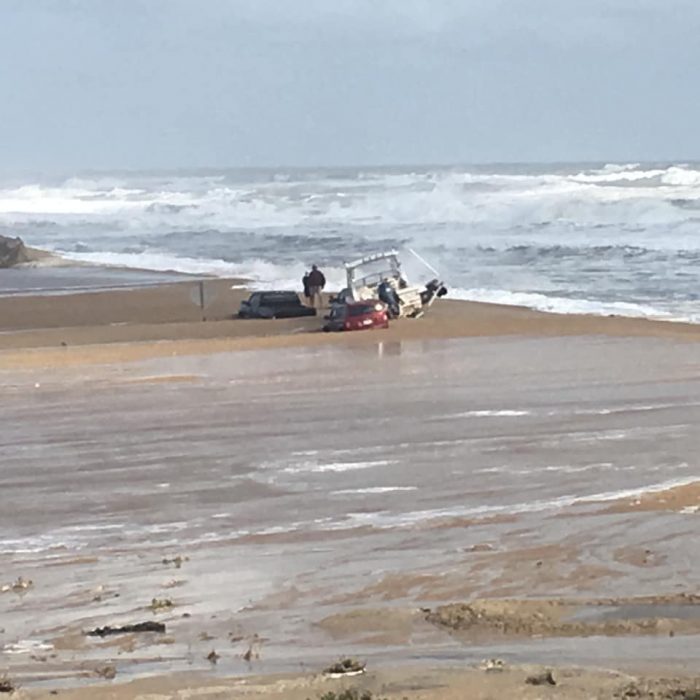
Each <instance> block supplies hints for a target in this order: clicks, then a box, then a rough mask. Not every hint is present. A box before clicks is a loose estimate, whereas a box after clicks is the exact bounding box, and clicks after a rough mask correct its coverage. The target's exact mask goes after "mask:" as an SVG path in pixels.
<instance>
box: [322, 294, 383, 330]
mask: <svg viewBox="0 0 700 700" xmlns="http://www.w3.org/2000/svg"><path fill="white" fill-rule="evenodd" d="M388 327H389V316H388V315H387V311H386V305H385V304H382V302H381V301H378V300H377V299H370V300H368V301H355V302H352V303H349V304H337V305H335V306H333V308H332V309H331V313H330V316H329V317H328V323H326V325H325V326H324V327H323V330H324V331H326V332H327V333H328V332H330V331H367V330H371V329H372V328H388Z"/></svg>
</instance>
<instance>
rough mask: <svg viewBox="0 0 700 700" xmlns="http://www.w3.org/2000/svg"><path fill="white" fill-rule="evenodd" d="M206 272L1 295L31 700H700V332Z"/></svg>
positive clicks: (14, 667)
mask: <svg viewBox="0 0 700 700" xmlns="http://www.w3.org/2000/svg"><path fill="white" fill-rule="evenodd" d="M199 284H200V282H199V280H192V281H189V280H187V281H182V282H174V283H167V284H160V285H157V286H149V287H143V288H138V289H113V288H112V289H109V290H100V291H97V290H96V291H91V292H81V293H73V292H71V291H70V290H65V291H64V293H61V294H51V295H29V296H11V297H10V296H6V297H0V386H1V387H2V396H3V401H2V404H1V405H0V419H1V420H2V425H3V436H2V438H1V439H0V442H1V445H0V450H1V452H2V455H3V457H2V463H1V467H0V485H1V486H2V490H3V495H4V499H3V501H4V507H3V509H2V511H1V512H0V533H2V539H0V590H2V593H0V676H1V675H2V673H3V672H6V673H7V677H8V678H9V679H12V682H13V683H16V684H17V686H18V687H19V690H18V691H17V692H15V694H14V696H16V697H28V698H44V697H46V698H48V697H53V696H54V694H55V693H56V692H57V693H58V696H59V697H65V698H92V697H99V698H115V699H116V698H119V699H120V700H121V699H124V700H126V699H127V698H134V699H135V698H141V699H142V700H146V698H148V699H149V700H155V699H156V698H159V699H163V700H164V699H165V698H194V697H198V698H199V697H203V698H228V697H232V698H233V697H251V698H261V699H263V698H265V699H267V698H269V699H272V698H290V699H292V700H294V699H296V698H299V700H302V699H306V698H309V699H311V700H315V698H318V697H321V696H322V695H323V693H327V692H331V691H332V692H334V693H336V694H338V693H340V692H341V691H342V690H343V689H348V688H355V689H357V690H358V692H359V691H367V692H370V693H371V697H372V698H383V697H386V698H392V699H393V698H403V697H407V698H424V699H426V700H427V699H432V698H447V699H451V698H455V699H456V698H461V697H470V698H471V697H474V698H490V697H522V698H539V697H545V696H547V697H557V698H590V697H593V698H616V697H620V698H623V697H638V698H652V697H653V698H683V697H685V698H691V697H697V692H698V683H699V681H698V679H699V678H700V666H699V665H698V664H699V663H700V662H698V658H699V657H700V599H699V598H698V595H697V594H698V586H699V585H700V567H699V566H698V564H697V556H696V552H697V534H698V531H699V530H698V527H699V525H698V518H700V512H699V509H700V491H699V488H700V472H699V471H698V463H697V452H698V448H699V447H700V439H699V438H698V435H697V429H696V426H697V424H698V421H699V420H700V354H699V353H698V345H697V341H698V340H700V326H697V325H690V324H680V323H678V324H676V323H669V322H665V321H649V320H637V319H626V318H619V317H594V316H564V315H554V314H544V313H539V312H535V311H529V310H526V309H521V308H515V307H507V306H496V305H487V304H478V303H468V302H459V301H441V302H439V303H438V304H436V305H435V307H434V308H433V309H432V310H431V312H430V313H429V314H428V315H426V316H425V318H423V319H420V320H417V321H401V322H398V323H395V324H393V325H392V327H391V328H390V329H389V330H388V331H374V332H365V333H350V334H324V333H322V332H320V325H321V320H320V319H291V320H286V321H241V320H237V319H234V318H232V317H233V315H234V314H235V312H236V310H237V308H238V304H239V303H240V299H241V298H242V297H243V296H244V295H246V294H247V292H246V291H245V289H242V288H241V286H242V284H243V282H242V281H241V280H206V281H205V282H204V290H205V291H204V300H205V304H204V307H205V308H204V309H202V308H201V304H200V302H201V299H202V294H201V292H200V287H199ZM232 286H233V287H235V288H234V289H232ZM29 581H31V583H28V582H29ZM143 621H149V622H154V621H155V622H159V623H163V625H164V626H165V630H164V631H163V632H145V633H137V632H131V633H124V634H115V635H113V636H112V635H107V636H103V637H100V636H90V635H87V634H86V633H87V632H89V631H90V630H94V629H97V628H102V627H104V626H107V625H109V626H120V625H129V624H135V623H138V622H143ZM211 652H215V657H211V658H213V661H212V660H210V659H208V658H207V657H208V656H210V654H211ZM344 656H351V657H356V658H358V659H361V660H362V661H363V663H366V664H367V672H366V673H365V674H363V675H360V676H356V677H352V678H329V677H328V676H326V675H324V674H323V673H322V671H323V669H324V668H326V667H327V666H328V665H329V664H331V663H333V662H334V661H335V660H337V659H339V658H341V657H344ZM489 660H491V661H489ZM546 670H551V672H552V674H553V676H552V677H553V679H554V680H555V683H556V684H555V685H552V684H551V683H550V682H549V681H548V680H546V679H544V680H543V678H544V675H543V674H545V672H546ZM527 679H530V680H531V681H533V679H534V681H533V682H528V680H527ZM538 679H539V680H538ZM465 689H468V692H466V691H465ZM683 693H685V694H683ZM692 693H696V694H695V695H693V694H692ZM358 697H359V696H358Z"/></svg>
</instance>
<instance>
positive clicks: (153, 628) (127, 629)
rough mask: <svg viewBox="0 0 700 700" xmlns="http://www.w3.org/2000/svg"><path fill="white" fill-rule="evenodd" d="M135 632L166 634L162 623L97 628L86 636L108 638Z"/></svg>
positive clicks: (148, 622)
mask: <svg viewBox="0 0 700 700" xmlns="http://www.w3.org/2000/svg"><path fill="white" fill-rule="evenodd" d="M135 632H137V633H138V632H158V633H159V634H163V633H164V632H165V625H164V624H163V623H162V622H152V621H147V622H137V623H136V624H134V625H123V626H122V627H111V626H110V625H107V626H106V627H96V628H95V629H94V630H90V631H89V632H86V633H85V634H86V635H87V636H88V637H107V636H109V635H113V634H133V633H135Z"/></svg>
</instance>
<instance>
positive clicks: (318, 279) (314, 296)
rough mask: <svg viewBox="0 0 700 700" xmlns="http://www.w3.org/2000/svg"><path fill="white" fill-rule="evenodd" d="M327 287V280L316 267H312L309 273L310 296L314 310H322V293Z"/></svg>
mask: <svg viewBox="0 0 700 700" xmlns="http://www.w3.org/2000/svg"><path fill="white" fill-rule="evenodd" d="M325 286H326V278H325V276H324V274H323V273H322V272H321V270H319V269H318V267H316V265H312V266H311V272H310V273H309V296H310V297H311V306H313V307H314V309H320V308H321V307H322V306H323V300H322V299H321V291H322V290H323V288H324V287H325Z"/></svg>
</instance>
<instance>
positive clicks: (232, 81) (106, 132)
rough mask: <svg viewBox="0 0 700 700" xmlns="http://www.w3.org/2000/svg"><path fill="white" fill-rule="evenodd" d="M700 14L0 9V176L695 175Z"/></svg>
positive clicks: (519, 3)
mask: <svg viewBox="0 0 700 700" xmlns="http://www.w3.org/2000/svg"><path fill="white" fill-rule="evenodd" d="M699 81H700V0H0V166H1V167H2V168H3V169H6V170H7V169H22V170H25V169H46V170H56V169H71V168H138V167H179V166H196V167H198V166H202V167H207V166H215V167H226V166H255V165H272V166H275V165H341V164H361V165H366V164H420V163H478V162H494V161H495V162H530V161H540V162H549V161H578V160H603V161H619V160H634V161H637V160H665V159H680V160H692V159H698V158H700V94H699V92H698V84H699Z"/></svg>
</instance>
